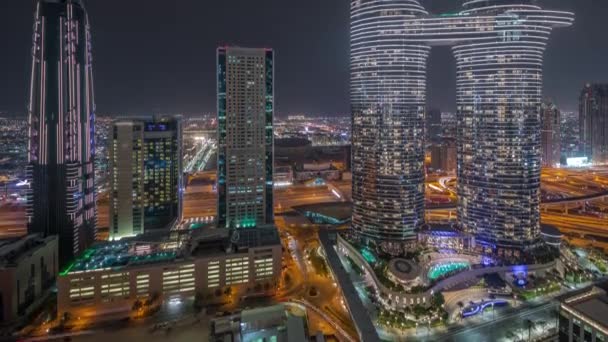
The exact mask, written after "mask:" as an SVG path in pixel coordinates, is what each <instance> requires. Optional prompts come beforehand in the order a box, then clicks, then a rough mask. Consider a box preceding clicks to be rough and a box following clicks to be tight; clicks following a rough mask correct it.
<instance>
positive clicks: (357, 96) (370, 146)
mask: <svg viewBox="0 0 608 342" xmlns="http://www.w3.org/2000/svg"><path fill="white" fill-rule="evenodd" d="M426 14H427V12H426V11H425V10H424V9H423V8H422V6H420V4H419V3H418V1H415V0H402V1H385V0H351V28H350V32H351V38H350V53H351V62H350V64H351V81H350V87H351V111H352V116H353V119H352V120H353V124H352V126H353V127H352V129H353V133H352V158H353V159H352V175H353V183H352V197H353V215H352V227H353V229H354V230H355V231H356V232H357V233H358V234H359V235H360V236H361V237H362V238H364V239H365V240H371V241H374V242H376V243H385V242H397V243H398V242H401V241H408V240H409V241H412V240H414V239H415V238H416V235H415V231H416V229H418V228H419V227H421V226H422V224H423V223H424V168H423V167H424V137H423V135H424V112H425V101H426V63H427V58H428V55H429V51H430V47H429V46H427V45H426V44H424V43H420V44H416V43H415V42H409V41H406V40H405V39H404V38H405V36H404V35H403V31H402V30H403V28H404V27H405V25H406V23H407V21H408V20H411V19H413V18H415V17H417V16H423V15H426Z"/></svg>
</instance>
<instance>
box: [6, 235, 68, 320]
mask: <svg viewBox="0 0 608 342" xmlns="http://www.w3.org/2000/svg"><path fill="white" fill-rule="evenodd" d="M57 268H58V261H57V236H55V235H52V236H49V237H46V238H43V237H41V236H40V235H38V234H31V235H27V236H24V237H21V238H15V239H7V240H0V324H5V323H8V324H11V323H15V322H17V321H18V320H19V319H20V318H25V317H27V315H29V314H30V313H32V311H34V310H35V309H36V308H37V307H38V306H39V304H40V303H41V302H42V301H43V300H44V298H45V297H46V295H47V294H48V293H49V289H50V288H51V287H52V286H53V284H54V282H55V277H56V274H57Z"/></svg>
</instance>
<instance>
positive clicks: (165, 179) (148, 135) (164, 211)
mask: <svg viewBox="0 0 608 342" xmlns="http://www.w3.org/2000/svg"><path fill="white" fill-rule="evenodd" d="M109 150H110V239H112V240H117V239H121V238H124V237H130V236H136V235H138V234H141V233H144V232H148V231H151V230H155V229H167V230H168V229H169V228H171V225H172V224H174V223H176V222H180V221H181V219H182V188H183V184H182V178H183V177H182V159H183V157H182V125H181V118H179V117H159V118H154V119H120V120H117V121H115V122H114V125H113V127H112V143H111V146H110V147H109Z"/></svg>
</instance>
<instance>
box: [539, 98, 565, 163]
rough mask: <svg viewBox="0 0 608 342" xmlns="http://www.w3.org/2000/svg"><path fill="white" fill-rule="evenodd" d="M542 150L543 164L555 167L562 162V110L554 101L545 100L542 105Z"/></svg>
mask: <svg viewBox="0 0 608 342" xmlns="http://www.w3.org/2000/svg"><path fill="white" fill-rule="evenodd" d="M540 111H541V123H542V131H541V132H542V133H541V152H542V165H543V166H544V167H554V166H556V165H559V164H560V159H561V156H562V147H561V146H562V145H561V142H560V140H561V127H562V123H561V112H560V111H559V108H557V106H556V105H555V104H554V103H551V102H544V103H543V104H542V106H541V110H540Z"/></svg>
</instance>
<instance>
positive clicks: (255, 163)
mask: <svg viewBox="0 0 608 342" xmlns="http://www.w3.org/2000/svg"><path fill="white" fill-rule="evenodd" d="M217 100H218V104H217V106H218V108H217V111H218V162H217V164H218V166H217V167H218V170H217V174H218V175H217V181H218V186H217V188H218V189H217V191H218V208H217V210H218V212H217V220H218V225H219V226H220V227H226V228H237V229H240V228H249V227H256V226H265V225H271V224H273V223H274V213H273V193H272V191H273V179H272V177H273V162H274V158H273V141H274V138H273V116H274V53H273V51H272V50H271V49H252V48H241V47H220V48H218V50H217Z"/></svg>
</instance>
